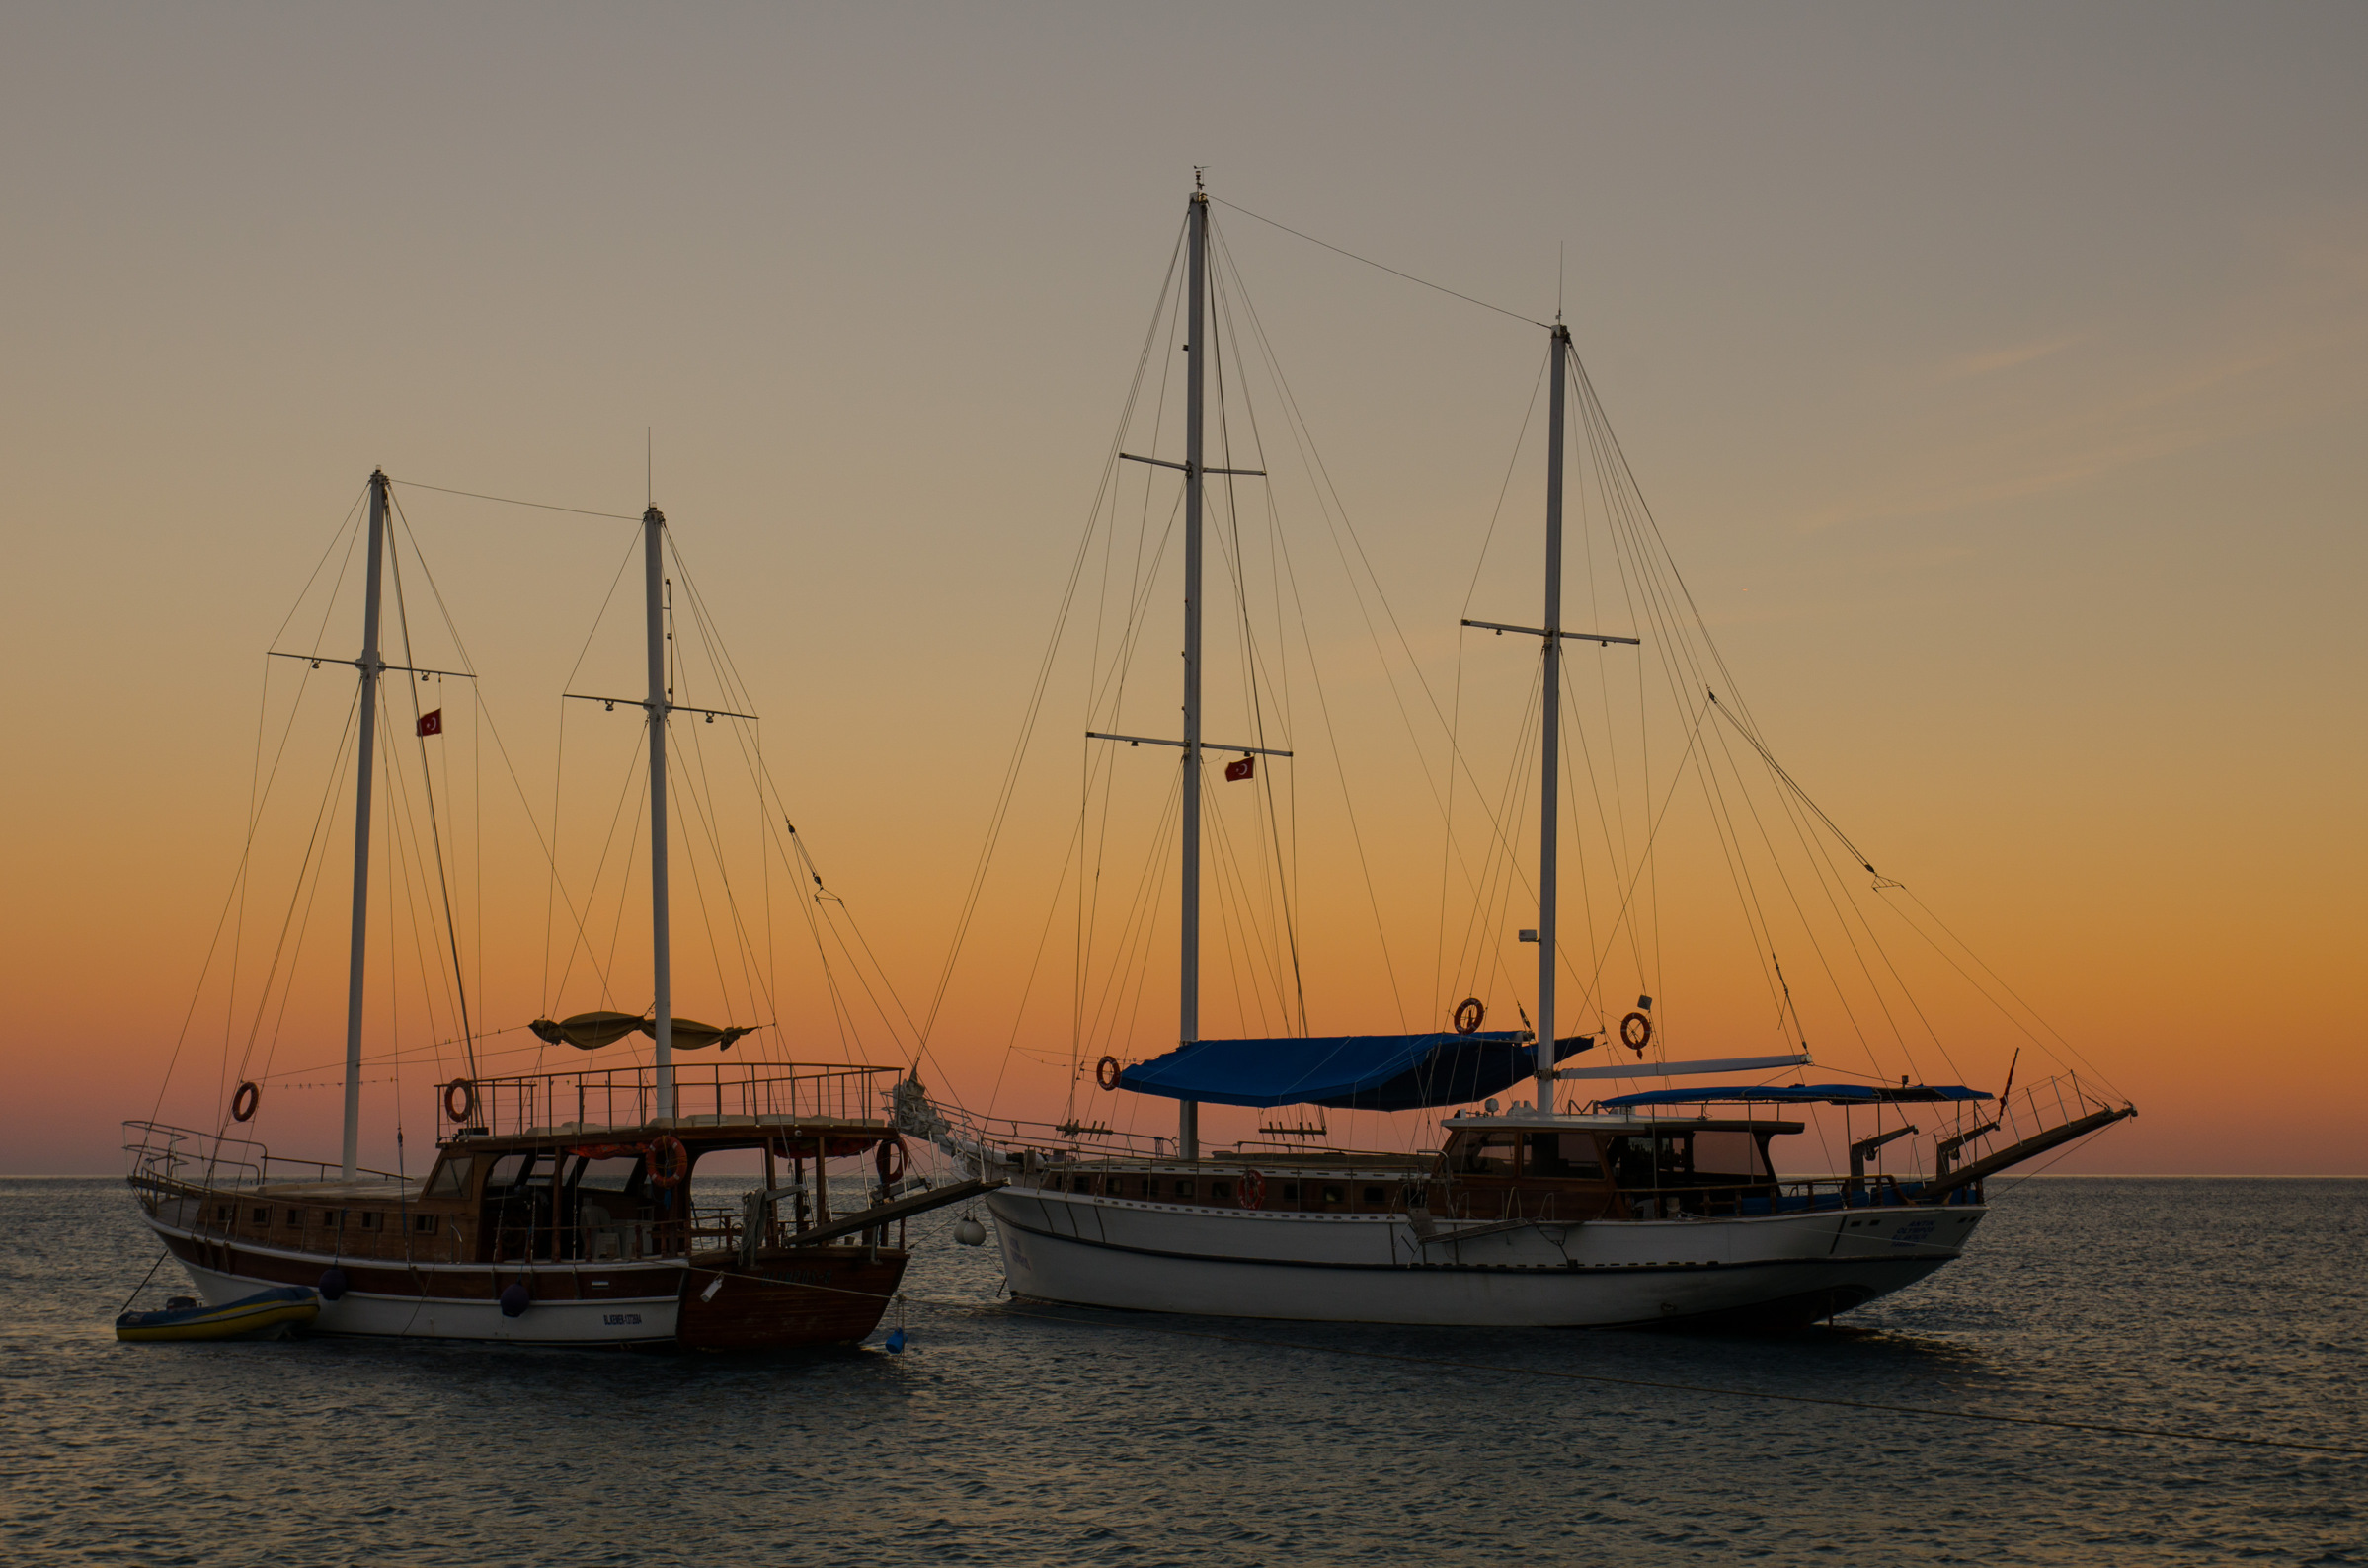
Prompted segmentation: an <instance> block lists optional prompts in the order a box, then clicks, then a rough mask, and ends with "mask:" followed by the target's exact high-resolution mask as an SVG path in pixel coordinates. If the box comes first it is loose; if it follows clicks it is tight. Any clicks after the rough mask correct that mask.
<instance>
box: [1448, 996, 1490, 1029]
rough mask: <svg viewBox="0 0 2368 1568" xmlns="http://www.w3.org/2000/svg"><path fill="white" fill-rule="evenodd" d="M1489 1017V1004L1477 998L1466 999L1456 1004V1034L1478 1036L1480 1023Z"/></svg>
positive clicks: (1468, 997)
mask: <svg viewBox="0 0 2368 1568" xmlns="http://www.w3.org/2000/svg"><path fill="white" fill-rule="evenodd" d="M1487 1016H1488V1004H1487V1003H1485V1002H1483V1001H1481V1000H1480V998H1478V997H1477V996H1466V997H1464V998H1463V999H1462V1000H1461V1001H1460V1002H1458V1003H1456V1033H1457V1034H1460V1035H1476V1034H1478V1033H1479V1032H1480V1023H1481V1021H1482V1020H1483V1019H1485V1018H1486V1017H1487Z"/></svg>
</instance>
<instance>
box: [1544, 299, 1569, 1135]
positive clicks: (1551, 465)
mask: <svg viewBox="0 0 2368 1568" xmlns="http://www.w3.org/2000/svg"><path fill="white" fill-rule="evenodd" d="M1569 356H1570V329H1569V328H1568V327H1565V326H1563V325H1562V324H1561V323H1560V322H1556V323H1555V324H1554V348H1553V364H1552V367H1551V369H1550V370H1549V371H1548V374H1550V375H1551V376H1552V377H1553V382H1554V391H1553V398H1552V401H1551V404H1550V406H1549V410H1548V413H1547V416H1546V419H1547V425H1546V429H1547V430H1548V431H1550V432H1551V433H1549V434H1548V435H1547V437H1546V444H1545V627H1544V630H1545V635H1544V636H1543V637H1542V638H1540V639H1539V642H1541V643H1542V644H1543V645H1544V649H1545V694H1544V697H1543V699H1542V700H1543V705H1544V709H1545V725H1544V728H1543V730H1542V731H1541V732H1540V737H1541V739H1542V741H1543V746H1542V755H1541V756H1540V758H1539V779H1538V788H1539V806H1538V810H1539V817H1538V1109H1539V1110H1540V1111H1545V1112H1549V1113H1550V1112H1551V1111H1552V1110H1553V1109H1554V955H1555V948H1554V905H1555V903H1556V902H1557V901H1556V900H1555V897H1554V881H1555V871H1556V865H1555V862H1556V860H1557V858H1558V855H1559V852H1560V849H1561V843H1560V835H1559V830H1560V827H1561V822H1562V812H1561V806H1562V801H1561V784H1560V777H1559V764H1560V761H1561V740H1562V735H1561V731H1562V420H1563V414H1562V396H1563V386H1564V384H1565V382H1566V381H1567V379H1568V362H1569Z"/></svg>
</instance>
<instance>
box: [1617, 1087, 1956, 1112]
mask: <svg viewBox="0 0 2368 1568" xmlns="http://www.w3.org/2000/svg"><path fill="white" fill-rule="evenodd" d="M1991 1097H1992V1096H1991V1095H1990V1093H1989V1091H1988V1090H1986V1089H1968V1088H1966V1087H1965V1086H1964V1085H1963V1084H1961V1083H1906V1084H1897V1085H1894V1084H1884V1083H1877V1084H1863V1083H1764V1084H1761V1085H1759V1086H1758V1087H1757V1088H1744V1089H1735V1088H1723V1089H1647V1090H1645V1091H1644V1092H1643V1093H1641V1094H1622V1095H1618V1096H1617V1097H1615V1098H1613V1099H1609V1100H1599V1101H1597V1102H1596V1103H1597V1104H1598V1105H1601V1106H1603V1107H1604V1108H1605V1109H1606V1110H1608V1111H1624V1110H1626V1109H1627V1108H1629V1107H1630V1106H1637V1105H1703V1104H1707V1103H1708V1102H1710V1101H1713V1100H1766V1101H1771V1102H1774V1103H1776V1104H1779V1105H1901V1104H1907V1105H1925V1104H1930V1103H1931V1102H1933V1101H1935V1100H1987V1099H1990V1098H1991Z"/></svg>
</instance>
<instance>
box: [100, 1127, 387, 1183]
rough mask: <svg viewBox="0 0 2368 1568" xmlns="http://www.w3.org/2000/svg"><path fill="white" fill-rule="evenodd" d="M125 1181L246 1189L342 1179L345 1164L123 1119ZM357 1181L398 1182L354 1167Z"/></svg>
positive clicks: (252, 1142) (246, 1141) (249, 1141)
mask: <svg viewBox="0 0 2368 1568" xmlns="http://www.w3.org/2000/svg"><path fill="white" fill-rule="evenodd" d="M123 1135H124V1137H123V1151H124V1152H125V1153H126V1154H129V1155H130V1156H131V1169H130V1172H129V1180H130V1182H131V1185H132V1186H134V1187H138V1188H143V1189H147V1190H151V1191H163V1190H165V1189H168V1188H171V1189H179V1190H183V1191H192V1192H252V1191H255V1190H256V1189H258V1188H262V1187H266V1186H277V1185H282V1184H293V1183H313V1182H342V1181H344V1180H345V1179H346V1174H345V1167H344V1166H342V1165H332V1164H328V1163H326V1162H325V1161H322V1160H310V1159H290V1158H288V1157H287V1156H285V1155H282V1154H274V1153H273V1152H272V1151H271V1150H270V1149H269V1148H267V1147H266V1146H265V1145H263V1144H262V1143H259V1142H257V1141H256V1140H255V1139H253V1138H246V1137H230V1136H229V1135H228V1134H223V1133H200V1132H197V1131H196V1130H194V1129H191V1128H186V1127H171V1126H167V1125H166V1124H164V1123H162V1122H125V1123H124V1124H123ZM354 1175H355V1180H357V1181H372V1182H400V1181H401V1180H402V1179H403V1178H402V1177H400V1176H398V1175H396V1174H395V1173H394V1172H393V1171H382V1170H364V1169H356V1170H355V1173H354Z"/></svg>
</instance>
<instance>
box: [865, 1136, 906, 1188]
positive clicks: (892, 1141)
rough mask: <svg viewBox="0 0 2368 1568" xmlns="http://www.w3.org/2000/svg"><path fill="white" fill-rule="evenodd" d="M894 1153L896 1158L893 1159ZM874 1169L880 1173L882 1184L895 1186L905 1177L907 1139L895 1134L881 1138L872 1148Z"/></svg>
mask: <svg viewBox="0 0 2368 1568" xmlns="http://www.w3.org/2000/svg"><path fill="white" fill-rule="evenodd" d="M891 1155H894V1156H895V1157H894V1159H893V1160H892V1159H891V1157H890V1156H891ZM872 1169H874V1170H876V1171H878V1172H879V1173H880V1185H881V1186H883V1187H894V1186H895V1185H896V1184H897V1183H898V1182H901V1181H903V1180H904V1179H905V1140H904V1139H903V1138H901V1137H896V1136H894V1135H893V1134H892V1135H891V1136H889V1137H884V1138H882V1139H881V1140H880V1142H879V1145H878V1146H877V1147H876V1148H874V1149H873V1150H872Z"/></svg>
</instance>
